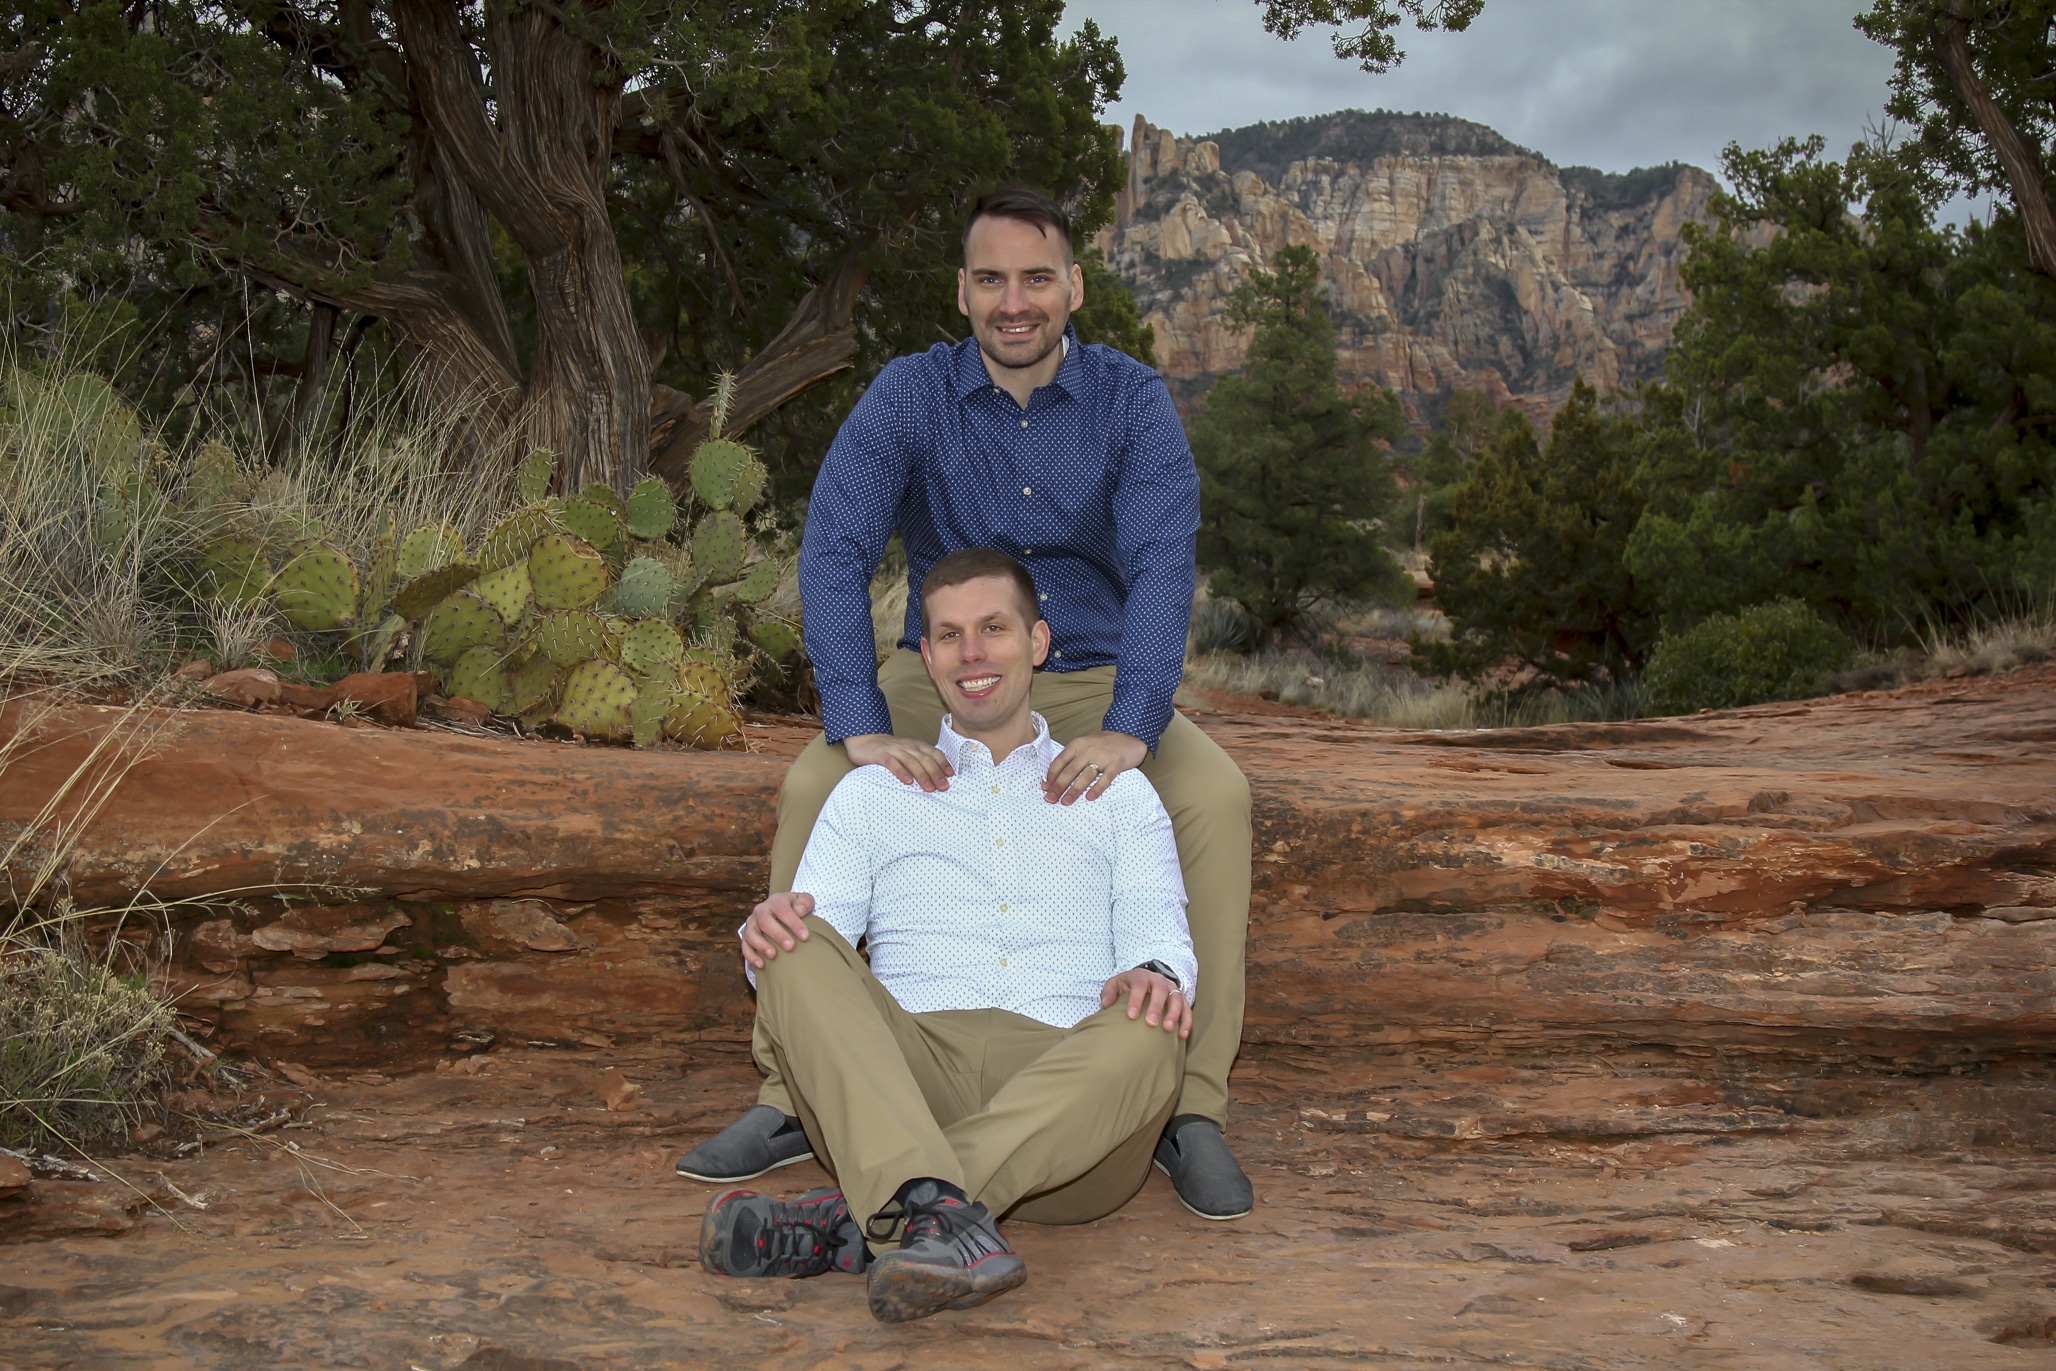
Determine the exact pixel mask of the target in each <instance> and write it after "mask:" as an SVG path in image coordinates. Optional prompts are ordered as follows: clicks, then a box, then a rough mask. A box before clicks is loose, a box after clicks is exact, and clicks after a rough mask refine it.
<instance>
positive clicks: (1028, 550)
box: [1021, 547, 1035, 557]
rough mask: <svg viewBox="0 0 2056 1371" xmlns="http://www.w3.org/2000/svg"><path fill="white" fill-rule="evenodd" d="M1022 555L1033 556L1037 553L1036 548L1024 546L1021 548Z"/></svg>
mask: <svg viewBox="0 0 2056 1371" xmlns="http://www.w3.org/2000/svg"><path fill="white" fill-rule="evenodd" d="M1021 555H1022V556H1023V557H1033V556H1034V555H1035V549H1034V548H1032V547H1024V548H1022V549H1021Z"/></svg>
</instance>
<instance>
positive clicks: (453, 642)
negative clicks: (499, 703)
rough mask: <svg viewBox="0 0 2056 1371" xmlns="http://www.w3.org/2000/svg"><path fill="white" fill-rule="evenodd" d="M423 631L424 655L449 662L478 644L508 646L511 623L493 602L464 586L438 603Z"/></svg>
mask: <svg viewBox="0 0 2056 1371" xmlns="http://www.w3.org/2000/svg"><path fill="white" fill-rule="evenodd" d="M422 634H423V641H422V647H421V651H422V655H423V656H425V657H427V658H428V660H430V661H431V662H437V663H441V664H445V665H447V664H450V663H453V662H455V661H456V660H457V659H458V658H460V657H462V656H463V655H464V653H465V652H467V651H469V650H470V649H471V648H474V647H481V646H483V647H492V648H498V647H504V646H505V645H506V642H507V625H506V622H505V621H504V620H502V619H501V618H500V616H499V615H497V614H495V613H493V608H492V606H491V605H489V604H487V603H486V602H485V601H484V600H482V599H480V598H479V597H478V596H476V595H474V594H472V593H471V592H470V591H468V590H460V591H458V592H456V593H455V594H454V595H451V596H449V597H448V598H447V599H445V600H444V601H443V602H442V603H441V604H439V605H437V606H436V607H435V609H434V610H433V611H432V612H431V613H430V614H429V616H428V623H427V624H426V625H425V626H424V627H423V628H422Z"/></svg>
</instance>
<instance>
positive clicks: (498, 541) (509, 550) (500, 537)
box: [478, 505, 564, 571]
mask: <svg viewBox="0 0 2056 1371" xmlns="http://www.w3.org/2000/svg"><path fill="white" fill-rule="evenodd" d="M563 530H564V526H563V525H562V524H561V523H559V522H558V520H557V514H556V511H555V510H554V509H552V508H551V507H550V506H548V505H537V506H536V507H534V508H532V509H518V510H516V511H514V512H513V513H512V514H509V515H508V516H507V517H506V518H504V519H502V520H500V522H499V523H497V524H495V525H494V526H493V531H492V532H490V533H488V534H486V536H485V541H484V542H482V543H480V544H479V545H478V564H479V566H480V567H481V568H483V569H484V570H486V571H499V570H501V569H503V568H505V567H510V566H512V565H514V564H515V563H516V562H525V561H527V560H528V554H529V552H530V551H531V550H532V549H533V548H534V547H535V545H536V544H537V543H538V542H540V541H541V540H542V539H543V537H544V535H546V534H551V533H561V532H563Z"/></svg>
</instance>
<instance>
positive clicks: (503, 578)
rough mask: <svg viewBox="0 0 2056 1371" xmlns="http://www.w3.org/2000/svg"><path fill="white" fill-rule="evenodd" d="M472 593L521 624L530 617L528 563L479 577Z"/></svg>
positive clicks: (500, 613)
mask: <svg viewBox="0 0 2056 1371" xmlns="http://www.w3.org/2000/svg"><path fill="white" fill-rule="evenodd" d="M471 593H472V594H473V595H476V596H477V597H478V598H479V599H481V600H484V601H485V602H486V603H487V604H489V605H491V606H492V607H493V613H495V614H497V615H499V616H500V617H501V618H502V619H505V620H506V621H507V622H508V623H509V624H510V625H512V624H519V623H520V622H522V621H523V620H524V619H526V618H527V617H528V610H529V603H528V596H529V585H528V563H526V562H516V563H515V564H514V565H513V566H510V567H501V568H500V569H499V570H498V571H495V572H493V573H492V574H491V575H489V576H481V577H479V578H478V579H477V580H476V581H473V582H472V583H471ZM474 698H476V697H474Z"/></svg>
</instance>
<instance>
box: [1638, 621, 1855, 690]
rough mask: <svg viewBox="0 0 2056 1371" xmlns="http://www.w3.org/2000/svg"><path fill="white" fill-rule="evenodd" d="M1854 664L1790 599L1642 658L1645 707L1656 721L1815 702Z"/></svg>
mask: <svg viewBox="0 0 2056 1371" xmlns="http://www.w3.org/2000/svg"><path fill="white" fill-rule="evenodd" d="M1855 659H1856V644H1855V643H1853V642H1852V641H1850V639H1849V636H1848V635H1847V634H1845V633H1843V632H1842V631H1841V630H1840V629H1838V628H1836V627H1835V626H1834V625H1833V624H1830V623H1828V622H1827V621H1826V620H1825V619H1823V618H1821V617H1820V615H1819V614H1817V613H1815V612H1814V610H1813V608H1812V606H1810V605H1806V604H1802V603H1801V602H1799V601H1797V600H1777V601H1773V602H1772V603H1770V604H1764V605H1756V606H1754V607H1752V608H1749V609H1745V610H1743V611H1742V612H1741V613H1739V614H1714V615H1711V616H1709V617H1707V618H1705V619H1702V620H1700V621H1699V622H1698V623H1696V624H1694V625H1693V626H1692V627H1691V628H1689V629H1686V630H1685V631H1684V632H1683V633H1678V634H1668V633H1667V634H1665V635H1664V636H1663V637H1662V638H1661V639H1659V640H1658V642H1657V644H1656V650H1655V652H1653V653H1652V654H1650V658H1649V672H1648V676H1647V682H1648V686H1649V704H1650V706H1651V708H1652V709H1654V710H1655V711H1657V712H1659V713H1663V714H1690V713H1692V712H1693V711H1694V710H1700V709H1732V708H1734V707H1736V706H1739V705H1754V704H1762V703H1764V702H1765V701H1769V700H1801V699H1805V698H1806V697H1808V696H1810V695H1818V694H1820V693H1821V691H1822V689H1823V688H1824V687H1825V684H1826V681H1827V678H1828V677H1829V676H1830V675H1832V674H1833V673H1835V672H1837V671H1845V670H1847V669H1848V668H1849V666H1850V665H1851V664H1852V663H1853V662H1854V661H1855Z"/></svg>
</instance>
